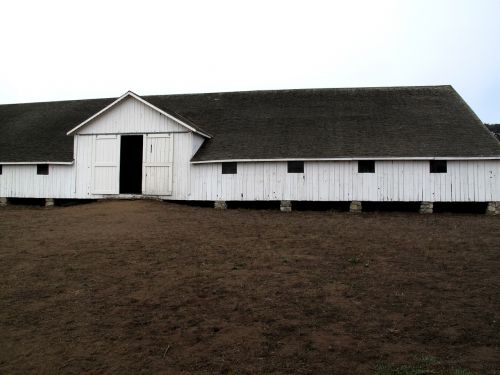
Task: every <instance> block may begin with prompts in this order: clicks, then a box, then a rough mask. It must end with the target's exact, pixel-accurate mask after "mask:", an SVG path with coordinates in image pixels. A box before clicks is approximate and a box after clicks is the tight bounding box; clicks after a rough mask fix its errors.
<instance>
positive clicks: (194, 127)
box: [66, 90, 212, 138]
mask: <svg viewBox="0 0 500 375" xmlns="http://www.w3.org/2000/svg"><path fill="white" fill-rule="evenodd" d="M127 97H132V98H134V99H136V100H138V101H140V102H141V103H143V104H145V105H147V106H148V107H150V108H152V109H153V110H155V111H157V112H159V113H161V114H162V115H164V116H166V117H168V118H170V119H172V120H174V121H176V122H178V123H179V124H181V125H182V126H184V127H185V128H187V129H189V130H191V131H192V132H195V133H198V134H200V135H201V136H203V137H205V138H212V136H211V135H210V134H208V133H206V132H204V131H202V130H201V129H200V128H199V127H198V126H197V125H195V124H193V123H192V122H191V121H190V120H188V119H186V118H185V117H182V116H180V115H179V114H175V115H172V114H170V113H168V112H166V111H164V110H162V109H160V108H158V107H156V106H155V105H153V104H151V103H149V102H148V101H147V100H144V99H143V98H141V97H140V96H139V95H137V94H135V93H134V92H132V91H130V90H129V91H127V92H126V93H125V94H123V95H122V96H120V97H119V98H118V99H116V100H115V101H114V102H112V103H111V104H109V105H107V106H106V107H104V108H103V109H101V110H100V111H99V112H97V113H95V114H94V115H92V116H90V117H89V118H88V119H86V120H85V121H83V122H82V123H80V124H78V125H77V126H75V127H74V128H73V129H71V130H70V131H68V132H67V133H66V135H72V134H74V133H75V132H76V131H77V130H78V129H81V128H82V127H84V126H85V125H87V124H88V123H90V122H91V121H92V120H94V119H96V118H97V117H99V116H101V115H102V114H104V113H105V112H107V111H108V110H110V109H111V108H112V107H114V106H115V105H117V104H118V103H120V102H121V101H123V100H124V99H125V98H127ZM181 118H182V119H181ZM188 122H189V124H188Z"/></svg>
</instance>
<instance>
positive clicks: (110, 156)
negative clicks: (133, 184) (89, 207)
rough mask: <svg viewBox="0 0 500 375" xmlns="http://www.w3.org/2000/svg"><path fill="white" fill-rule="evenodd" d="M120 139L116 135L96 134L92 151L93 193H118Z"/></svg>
mask: <svg viewBox="0 0 500 375" xmlns="http://www.w3.org/2000/svg"><path fill="white" fill-rule="evenodd" d="M119 158H120V139H119V137H118V136H116V135H96V136H94V139H93V153H92V193H93V194H118V186H119V184H118V178H119V173H118V165H119Z"/></svg>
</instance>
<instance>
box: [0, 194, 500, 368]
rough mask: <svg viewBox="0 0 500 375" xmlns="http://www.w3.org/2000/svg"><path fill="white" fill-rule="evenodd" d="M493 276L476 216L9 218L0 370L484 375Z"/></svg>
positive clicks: (0, 303)
mask: <svg viewBox="0 0 500 375" xmlns="http://www.w3.org/2000/svg"><path fill="white" fill-rule="evenodd" d="M499 269H500V217H488V216H485V215H470V214H467V215H463V214H462V215H457V214H436V215H429V216H421V215H418V214H414V213H383V214H382V213H366V214H362V215H351V214H348V213H332V212H292V213H291V214H284V213H281V212H279V211H269V210H266V211H264V210H245V209H234V210H226V211H216V210H213V209H211V208H201V207H189V206H182V205H178V204H171V203H161V202H153V201H110V202H98V203H93V204H87V205H81V206H71V207H56V208H53V209H44V208H37V207H22V206H10V207H7V208H2V209H0V373H4V374H7V373H20V374H21V373H23V374H24V373H37V374H38V373H46V374H49V373H67V374H81V373H165V374H290V373H294V374H371V373H376V372H377V371H382V370H383V371H386V370H387V371H392V370H391V368H393V369H394V368H400V366H403V365H404V364H405V363H413V362H415V358H430V357H432V358H436V359H437V360H438V362H433V363H432V366H433V369H434V370H433V371H435V373H453V372H452V371H454V369H459V368H460V369H468V370H470V371H472V372H473V373H481V374H483V373H484V374H495V373H498V371H499V370H500V352H499V346H500V339H499V321H500V285H499V284H500V282H499ZM433 361H434V360H433ZM391 366H392V367H391ZM398 366H399V367H398ZM377 369H378V370H377ZM380 369H382V370H380ZM394 371H396V370H394Z"/></svg>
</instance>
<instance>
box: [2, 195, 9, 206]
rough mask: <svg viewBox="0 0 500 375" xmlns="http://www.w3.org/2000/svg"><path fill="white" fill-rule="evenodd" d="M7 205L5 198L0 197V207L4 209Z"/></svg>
mask: <svg viewBox="0 0 500 375" xmlns="http://www.w3.org/2000/svg"><path fill="white" fill-rule="evenodd" d="M8 203H9V201H8V200H7V198H5V197H0V207H5V206H7V204H8Z"/></svg>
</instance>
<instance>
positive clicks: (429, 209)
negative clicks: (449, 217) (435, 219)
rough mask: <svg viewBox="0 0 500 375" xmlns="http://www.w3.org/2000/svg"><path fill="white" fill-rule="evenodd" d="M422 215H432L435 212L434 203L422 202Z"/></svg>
mask: <svg viewBox="0 0 500 375" xmlns="http://www.w3.org/2000/svg"><path fill="white" fill-rule="evenodd" d="M418 212H420V213H421V214H432V213H433V212H434V203H432V202H421V203H420V210H419V211H418Z"/></svg>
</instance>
